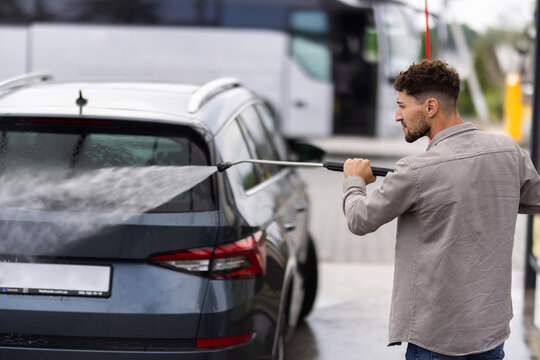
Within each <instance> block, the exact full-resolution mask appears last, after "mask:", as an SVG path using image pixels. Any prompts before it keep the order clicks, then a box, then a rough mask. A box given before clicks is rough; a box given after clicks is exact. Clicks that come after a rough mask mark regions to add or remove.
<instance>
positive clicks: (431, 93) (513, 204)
mask: <svg viewBox="0 0 540 360" xmlns="http://www.w3.org/2000/svg"><path fill="white" fill-rule="evenodd" d="M394 88H395V89H396V90H397V105H398V108H397V111H396V117H395V120H396V122H399V123H401V126H402V127H403V132H404V134H405V140H407V141H408V142H413V141H415V140H417V139H419V138H420V137H423V136H428V137H429V138H430V139H431V142H430V143H429V145H428V148H427V150H426V152H424V153H422V154H419V155H414V156H408V157H405V158H403V159H401V160H400V161H399V162H398V163H397V164H396V167H395V170H394V173H389V174H388V175H387V177H386V178H385V179H384V181H383V183H382V185H381V187H380V188H378V189H375V190H374V191H373V192H372V193H371V194H370V195H369V196H368V195H367V194H366V185H367V184H370V183H372V182H374V181H375V177H374V176H373V173H372V172H371V168H370V163H369V161H368V160H364V159H349V160H347V161H346V162H345V165H344V175H345V181H344V197H343V209H344V212H345V216H346V218H347V222H348V226H349V229H350V230H351V231H352V232H353V233H355V234H357V235H363V234H366V233H369V232H373V231H375V230H377V228H379V226H381V225H383V224H385V223H387V222H389V221H391V220H392V219H394V218H395V217H398V228H397V239H396V254H395V256H396V259H395V273H394V288H393V294H392V308H391V312H390V334H389V343H390V344H391V345H392V344H399V343H401V342H408V343H409V344H408V347H407V353H406V359H418V360H422V359H435V358H436V359H460V360H462V359H502V358H503V357H504V352H503V345H504V341H505V340H506V339H507V338H508V336H509V333H510V328H509V322H510V319H511V318H512V303H511V301H512V300H511V293H510V291H511V274H512V264H511V262H512V246H513V238H514V231H515V225H516V217H517V213H518V211H519V212H520V213H526V214H532V213H539V212H540V176H539V175H538V172H537V171H536V169H535V168H534V165H533V164H532V161H531V159H530V158H529V156H528V155H527V154H526V153H525V152H524V151H523V150H522V149H520V148H519V147H518V146H517V145H516V144H515V142H514V141H513V140H511V139H510V138H508V137H507V136H504V135H499V134H489V133H484V132H481V131H478V129H477V128H476V127H475V126H474V125H472V124H470V123H464V122H463V121H462V119H461V117H460V115H459V113H458V111H457V107H456V102H457V98H458V95H459V89H460V80H459V75H458V74H457V72H456V71H455V70H454V69H453V68H451V67H450V66H448V65H447V64H445V63H444V62H442V61H439V60H436V61H429V60H424V61H422V62H420V63H418V64H413V65H411V66H410V67H409V69H407V70H406V71H404V72H401V73H400V74H399V76H398V78H397V80H396V82H395V84H394Z"/></svg>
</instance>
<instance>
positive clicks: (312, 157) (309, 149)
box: [288, 140, 325, 162]
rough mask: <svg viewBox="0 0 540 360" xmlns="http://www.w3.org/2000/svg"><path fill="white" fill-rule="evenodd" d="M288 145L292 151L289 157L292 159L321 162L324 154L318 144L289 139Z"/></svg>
mask: <svg viewBox="0 0 540 360" xmlns="http://www.w3.org/2000/svg"><path fill="white" fill-rule="evenodd" d="M288 145H289V149H290V150H291V152H292V154H291V155H292V159H290V160H292V161H299V162H321V161H322V159H323V157H324V154H325V152H324V150H323V149H321V148H319V147H318V146H315V145H312V144H307V143H301V142H298V141H296V140H289V141H288Z"/></svg>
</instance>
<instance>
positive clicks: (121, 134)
mask: <svg viewBox="0 0 540 360" xmlns="http://www.w3.org/2000/svg"><path fill="white" fill-rule="evenodd" d="M209 163H210V162H209V153H208V147H207V146H206V143H205V142H204V140H203V139H202V137H201V136H200V135H199V134H198V133H196V132H195V131H194V130H193V129H190V128H189V127H185V126H170V125H164V124H155V123H152V124H146V123H140V122H125V121H124V122H120V121H104V120H95V121H87V120H84V121H83V120H77V119H47V118H11V119H0V178H1V177H2V176H5V175H9V174H20V173H26V174H28V173H33V174H43V173H53V172H54V173H57V174H58V173H60V174H66V176H75V175H77V174H81V173H84V172H88V171H91V170H99V169H104V168H125V167H149V166H175V167H179V166H188V165H198V166H208V165H209ZM174 180H175V179H171V181H174ZM215 204H216V201H215V195H214V192H213V186H212V180H211V178H209V179H207V180H205V181H203V182H201V183H199V184H198V185H196V186H195V187H193V188H192V189H190V190H188V191H186V192H184V193H182V194H179V195H177V196H175V197H174V198H172V199H171V200H170V201H169V202H167V203H165V204H162V205H160V206H159V207H157V208H155V209H153V210H151V212H189V211H207V210H214V209H215V208H216V205H215Z"/></svg>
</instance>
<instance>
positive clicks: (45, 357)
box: [0, 341, 271, 360]
mask: <svg viewBox="0 0 540 360" xmlns="http://www.w3.org/2000/svg"><path fill="white" fill-rule="evenodd" d="M257 346H258V345H257V344H256V341H252V342H250V343H247V344H242V345H236V346H231V347H228V348H221V349H217V350H207V349H205V350H182V351H121V352H120V351H96V350H66V349H42V348H31V349H30V348H16V347H2V348H0V359H10V360H75V359H77V360H104V359H107V360H128V359H129V360H158V359H159V360H201V359H206V360H212V359H215V360H218V359H219V360H228V359H231V360H233V359H234V360H238V359H260V360H263V359H264V360H269V359H270V358H271V357H270V356H263V357H256V356H257V355H256V354H257V349H256V348H257Z"/></svg>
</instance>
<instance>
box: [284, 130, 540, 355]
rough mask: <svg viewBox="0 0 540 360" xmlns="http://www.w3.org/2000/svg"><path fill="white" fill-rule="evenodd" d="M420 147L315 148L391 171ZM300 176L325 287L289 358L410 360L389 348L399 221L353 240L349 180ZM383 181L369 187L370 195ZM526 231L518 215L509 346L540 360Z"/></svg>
mask: <svg viewBox="0 0 540 360" xmlns="http://www.w3.org/2000/svg"><path fill="white" fill-rule="evenodd" d="M423 140H424V139H422V141H423ZM422 141H420V142H417V143H414V144H407V143H405V142H404V141H403V140H402V139H390V140H386V141H377V140H373V139H362V138H341V139H329V140H325V141H321V142H319V143H318V144H317V142H316V141H313V143H316V144H317V145H319V146H321V147H323V148H325V150H327V151H328V150H330V152H331V154H330V155H329V157H328V160H344V159H346V158H347V157H349V156H351V155H352V154H355V155H356V156H359V157H366V158H370V159H371V160H372V165H373V166H383V167H393V165H394V164H395V162H396V161H397V160H398V159H399V158H400V157H402V156H405V155H406V153H414V152H420V151H424V150H425V147H426V146H427V140H426V141H425V142H423V143H422ZM300 174H301V176H302V177H303V178H304V179H305V181H306V182H307V183H308V186H309V193H310V197H311V202H312V204H311V205H312V212H311V214H310V231H311V233H312V236H313V238H314V239H315V242H316V245H317V250H318V255H319V260H320V265H319V266H320V269H319V279H320V282H319V292H318V297H317V301H316V303H315V307H314V310H313V312H312V313H311V314H310V315H309V316H308V317H307V319H306V321H305V322H304V323H303V324H301V325H300V326H299V328H298V329H297V331H296V332H295V334H294V336H293V338H292V339H291V340H290V342H289V343H288V345H287V356H286V358H287V359H294V360H319V359H321V360H322V359H324V360H329V359H340V360H341V359H342V360H349V359H369V360H378V359H380V360H383V359H384V360H393V359H396V360H397V359H404V356H405V350H406V344H404V345H402V346H393V347H388V346H387V334H388V319H389V312H390V298H391V291H392V279H393V271H394V267H393V262H394V245H395V231H396V230H395V229H396V221H395V220H394V221H393V222H390V223H388V224H386V225H384V226H382V227H381V228H379V229H378V230H377V231H376V232H375V233H373V234H369V235H366V236H363V237H359V236H356V235H353V234H351V233H350V232H349V231H348V229H347V227H346V223H345V218H344V215H343V212H342V210H341V193H342V190H341V185H342V181H343V174H342V173H338V172H333V171H327V170H324V169H301V170H300ZM380 181H382V180H381V179H378V180H377V182H378V183H375V184H373V185H370V186H369V187H368V192H369V191H371V189H373V188H376V187H377V186H378V185H379V184H380ZM525 228H526V217H525V216H522V215H520V216H519V217H518V225H517V229H516V237H515V246H514V255H513V289H512V297H513V305H514V314H515V315H514V319H513V320H512V322H511V331H512V332H511V336H510V338H509V339H508V340H507V341H506V344H505V352H506V357H505V359H508V360H527V359H531V360H532V359H540V357H537V356H536V355H535V354H534V352H533V350H532V349H536V348H538V349H540V332H538V331H537V330H536V329H535V328H531V327H530V324H531V323H532V318H531V315H530V314H528V315H525V316H524V314H523V312H524V310H523V309H524V303H525V299H524V290H523V270H522V269H523V264H524V257H525V247H524V246H525ZM530 300H531V299H529V302H530ZM529 302H527V304H528V306H527V307H526V308H527V309H528V308H529V307H530V304H529Z"/></svg>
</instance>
